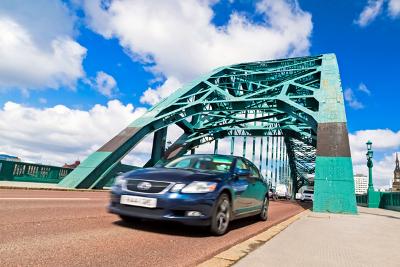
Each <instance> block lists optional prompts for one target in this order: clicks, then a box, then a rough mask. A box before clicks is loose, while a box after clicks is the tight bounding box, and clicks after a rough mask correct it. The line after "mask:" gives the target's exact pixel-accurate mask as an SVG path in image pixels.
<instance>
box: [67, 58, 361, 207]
mask: <svg viewBox="0 0 400 267" xmlns="http://www.w3.org/2000/svg"><path fill="white" fill-rule="evenodd" d="M172 125H176V126H178V127H179V128H181V129H182V130H183V133H182V135H181V136H180V137H179V138H178V139H177V140H176V141H175V142H174V143H173V144H172V145H170V146H169V147H168V148H167V147H166V136H167V131H168V128H169V127H170V126H172ZM150 134H154V137H153V146H152V151H151V157H150V159H149V161H148V162H147V163H146V164H144V166H143V167H150V166H154V165H155V164H156V163H157V162H160V161H166V160H170V159H172V158H175V157H178V156H181V155H184V154H186V153H189V152H191V153H194V150H195V149H196V148H197V147H199V146H201V145H203V144H205V143H210V142H212V143H214V147H215V149H214V152H215V153H217V152H218V141H219V140H221V139H224V138H230V139H231V153H233V151H234V149H235V144H237V142H236V141H235V138H239V137H240V138H241V140H242V144H240V145H242V146H243V151H244V154H245V153H246V150H247V149H249V148H250V149H252V155H253V156H252V159H253V160H254V154H255V152H254V151H255V147H256V144H255V140H256V139H255V138H259V139H261V140H262V141H264V142H263V143H260V147H261V148H259V149H260V151H261V152H260V158H261V160H260V164H261V163H263V165H264V162H265V161H267V162H266V163H265V168H267V175H271V176H272V175H273V177H268V178H269V179H271V178H273V180H275V181H279V180H280V179H281V178H283V177H284V176H286V177H287V176H290V181H291V184H292V188H293V191H294V192H296V191H297V190H298V189H299V187H300V186H302V185H304V184H307V181H308V179H309V177H310V175H313V174H314V175H315V177H314V186H315V187H314V190H315V196H314V197H315V201H314V211H320V212H342V213H356V212H357V208H356V198H355V194H354V181H353V168H352V162H351V155H350V148H349V140H348V133H347V126H346V113H345V108H344V101H343V92H342V87H341V82H340V75H339V69H338V64H337V61H336V57H335V55H333V54H325V55H320V56H311V57H301V58H291V59H282V60H272V61H260V62H251V63H243V64H236V65H231V66H225V67H220V68H217V69H215V70H213V71H212V72H211V73H209V74H206V75H204V76H201V77H200V78H198V79H197V80H194V81H192V82H191V83H188V84H186V85H185V86H183V87H182V88H180V89H179V90H177V91H175V92H174V93H173V94H172V95H170V96H169V97H167V98H165V99H163V100H162V101H161V102H159V103H158V104H157V105H155V106H153V107H152V108H151V109H150V110H149V111H148V112H147V113H145V114H144V115H143V116H142V117H140V118H138V119H137V120H135V121H134V122H132V123H131V124H130V125H129V126H128V127H126V128H125V129H124V130H123V131H121V132H120V133H119V134H117V135H116V136H115V137H114V138H112V139H111V140H110V141H108V142H107V143H106V144H104V145H103V146H102V147H100V148H99V149H98V150H97V151H96V152H94V153H93V154H91V155H90V156H89V157H88V158H87V159H85V160H84V161H83V162H82V163H81V165H79V166H78V167H77V168H76V169H75V170H74V171H72V172H71V173H69V174H68V175H67V176H66V177H65V178H64V179H63V180H62V181H61V182H60V185H61V186H64V187H70V188H102V187H103V186H104V185H105V184H106V183H107V182H108V181H109V179H110V175H109V174H110V173H113V172H115V169H117V168H118V167H119V166H120V165H121V163H120V162H121V160H122V159H123V158H124V157H125V156H126V155H127V154H128V153H129V152H130V151H131V150H132V149H133V148H134V147H135V146H136V145H138V144H139V143H140V142H141V141H142V140H143V139H144V138H145V137H146V136H148V135H150ZM248 141H250V144H248ZM258 146H259V145H258V144H257V147H258ZM263 151H264V152H265V153H266V155H267V156H266V157H265V158H266V160H262V155H263ZM260 167H261V168H262V167H263V166H260Z"/></svg>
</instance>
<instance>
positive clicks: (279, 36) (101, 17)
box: [83, 0, 312, 103]
mask: <svg viewBox="0 0 400 267" xmlns="http://www.w3.org/2000/svg"><path fill="white" fill-rule="evenodd" d="M214 2H215V1H178V0H175V1H154V0H153V1H152V0H136V1H113V2H111V3H110V4H109V6H108V7H107V8H104V7H102V6H101V4H102V2H101V1H83V7H84V11H85V15H86V19H87V23H88V25H89V26H90V27H91V28H92V29H93V30H94V31H96V32H98V33H99V34H102V35H103V36H104V37H105V38H114V37H115V38H118V39H119V42H120V44H121V45H122V46H123V47H124V48H125V49H126V51H127V52H128V53H129V54H130V55H131V57H132V58H133V59H134V60H138V61H141V62H142V63H144V64H145V65H147V69H149V70H150V71H152V72H154V73H155V74H156V75H161V76H164V77H166V81H167V83H168V82H171V80H172V79H175V81H176V83H179V84H180V83H185V82H188V81H189V80H191V79H193V78H195V77H197V76H198V75H200V74H202V73H206V72H209V71H210V70H212V69H213V68H215V67H217V66H222V65H228V64H233V63H239V62H247V61H255V60H267V59H273V58H279V57H286V56H295V55H306V54H308V49H309V47H310V41H309V38H310V34H311V31H312V22H311V15H310V14H309V13H307V12H304V11H303V10H301V9H300V7H299V5H298V3H297V1H290V0H280V1H272V0H264V1H259V2H258V3H257V5H256V10H255V12H256V13H258V14H259V15H260V16H261V17H263V21H262V22H260V23H255V22H253V21H251V20H250V19H249V18H248V17H246V16H245V15H244V14H242V13H237V12H232V13H231V14H230V17H229V21H228V22H227V23H226V25H224V26H222V27H217V26H215V25H214V24H213V23H212V19H213V16H214V15H215V14H214V11H213V9H212V5H213V3H214ZM166 87H168V85H165V86H161V87H160V88H158V89H155V90H154V89H150V90H147V91H146V92H147V94H146V95H144V96H143V97H142V99H143V102H146V103H150V102H151V103H154V102H155V99H159V98H160V97H161V94H162V92H164V90H163V89H162V88H166ZM175 89H177V88H175ZM167 91H168V92H170V90H169V89H168V90H167ZM149 99H151V100H149Z"/></svg>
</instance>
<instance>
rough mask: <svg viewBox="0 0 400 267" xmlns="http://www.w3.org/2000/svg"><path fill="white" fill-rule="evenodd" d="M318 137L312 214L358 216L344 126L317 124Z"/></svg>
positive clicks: (344, 124)
mask: <svg viewBox="0 0 400 267" xmlns="http://www.w3.org/2000/svg"><path fill="white" fill-rule="evenodd" d="M317 134H318V142H317V159H316V173H315V181H314V187H315V188H314V192H315V194H314V207H313V210H314V211H315V212H334V213H351V214H354V213H357V205H356V199H355V193H354V192H355V191H354V177H353V165H352V161H351V155H350V146H349V138H348V133H347V126H346V123H345V122H331V123H320V124H319V125H318V133H317Z"/></svg>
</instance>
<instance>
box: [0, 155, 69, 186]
mask: <svg viewBox="0 0 400 267" xmlns="http://www.w3.org/2000/svg"><path fill="white" fill-rule="evenodd" d="M71 171H72V169H69V168H62V167H55V166H48V165H41V164H33V163H26V162H16V161H7V160H0V181H18V182H40V183H58V182H59V181H61V180H62V179H63V178H64V177H65V176H67V174H69V173H70V172H71Z"/></svg>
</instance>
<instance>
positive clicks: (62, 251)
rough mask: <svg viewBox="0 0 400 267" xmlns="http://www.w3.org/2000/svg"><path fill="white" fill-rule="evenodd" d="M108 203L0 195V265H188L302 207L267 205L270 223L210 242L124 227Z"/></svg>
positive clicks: (61, 195)
mask: <svg viewBox="0 0 400 267" xmlns="http://www.w3.org/2000/svg"><path fill="white" fill-rule="evenodd" d="M108 202H109V193H108V192H107V191H103V192H91V191H59V190H32V189H31V190H26V189H24V190H22V189H0V218H1V220H0V266H2V267H5V266H128V265H130V266H194V265H196V264H199V263H202V262H204V261H206V260H208V259H210V258H212V257H213V256H215V255H217V254H219V253H220V252H222V251H225V250H227V249H228V248H230V247H232V246H235V245H236V244H239V243H242V242H243V241H245V240H248V239H249V238H252V237H254V236H256V235H257V234H259V233H262V232H264V231H265V230H267V229H270V228H273V227H274V225H277V224H279V223H281V222H283V221H286V220H287V219H289V218H291V217H293V216H294V215H296V214H299V213H301V212H303V211H304V210H305V209H306V208H307V207H303V206H301V205H299V204H297V203H296V202H290V201H276V202H275V201H272V202H271V204H270V210H269V220H268V221H266V222H261V221H259V220H258V219H257V218H245V219H242V220H238V221H234V222H232V223H231V226H230V230H229V232H228V233H227V234H226V235H224V236H221V237H216V236H210V235H209V233H208V232H207V231H206V230H205V229H202V228H196V227H187V226H182V225H179V224H172V223H162V222H153V221H142V222H138V223H135V224H126V223H124V222H122V221H121V220H120V219H119V218H118V217H117V216H115V215H113V214H109V213H107V211H106V206H107V205H108Z"/></svg>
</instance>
